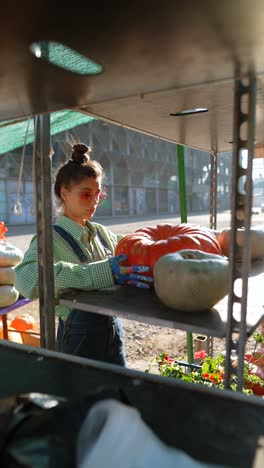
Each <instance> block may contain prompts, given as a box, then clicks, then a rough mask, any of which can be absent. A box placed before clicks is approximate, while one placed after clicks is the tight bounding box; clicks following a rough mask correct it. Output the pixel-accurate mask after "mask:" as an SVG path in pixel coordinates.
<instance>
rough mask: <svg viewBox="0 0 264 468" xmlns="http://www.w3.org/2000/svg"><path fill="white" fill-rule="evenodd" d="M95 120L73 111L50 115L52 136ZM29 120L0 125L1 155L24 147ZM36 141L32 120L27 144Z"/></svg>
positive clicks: (6, 122)
mask: <svg viewBox="0 0 264 468" xmlns="http://www.w3.org/2000/svg"><path fill="white" fill-rule="evenodd" d="M92 120H95V119H94V117H90V116H89V115H85V114H81V113H80V112H73V111H69V110H66V111H60V112H53V113H51V114H50V123H51V135H56V133H60V132H64V131H65V130H69V129H70V128H74V127H77V126H78V125H82V124H85V123H88V122H91V121H92ZM27 125H28V120H21V121H12V120H9V121H5V122H1V123H0V154H3V153H7V152H8V151H12V150H14V149H16V148H19V147H21V146H23V145H24V140H25V135H26V131H27ZM33 141H34V121H33V119H30V122H29V129H28V136H27V144H28V143H32V142H33Z"/></svg>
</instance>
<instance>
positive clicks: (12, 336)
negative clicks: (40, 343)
mask: <svg viewBox="0 0 264 468" xmlns="http://www.w3.org/2000/svg"><path fill="white" fill-rule="evenodd" d="M3 338H4V335H3V323H2V321H1V322H0V339H1V340H2V339H3ZM8 341H13V342H14V343H20V344H23V340H22V337H21V335H20V333H18V332H17V331H16V330H15V329H14V328H12V327H10V326H9V325H8Z"/></svg>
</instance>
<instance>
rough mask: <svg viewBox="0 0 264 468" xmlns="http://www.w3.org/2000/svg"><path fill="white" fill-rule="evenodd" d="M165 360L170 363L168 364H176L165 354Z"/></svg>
mask: <svg viewBox="0 0 264 468" xmlns="http://www.w3.org/2000/svg"><path fill="white" fill-rule="evenodd" d="M164 359H165V361H168V362H174V359H171V358H170V357H169V356H168V354H165V356H164Z"/></svg>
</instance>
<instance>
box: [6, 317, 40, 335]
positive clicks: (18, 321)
mask: <svg viewBox="0 0 264 468" xmlns="http://www.w3.org/2000/svg"><path fill="white" fill-rule="evenodd" d="M10 325H11V327H13V328H15V329H16V330H19V331H20V330H21V331H25V330H37V329H38V323H37V321H36V320H35V319H34V317H32V315H30V314H21V315H17V316H16V317H15V318H13V320H12V321H11V324H10Z"/></svg>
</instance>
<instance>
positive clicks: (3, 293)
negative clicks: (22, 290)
mask: <svg viewBox="0 0 264 468" xmlns="http://www.w3.org/2000/svg"><path fill="white" fill-rule="evenodd" d="M18 297H19V292H18V291H17V290H16V288H15V287H14V286H12V285H7V284H3V285H1V286H0V307H8V306H10V305H12V304H14V303H15V302H16V301H17V300H18Z"/></svg>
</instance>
